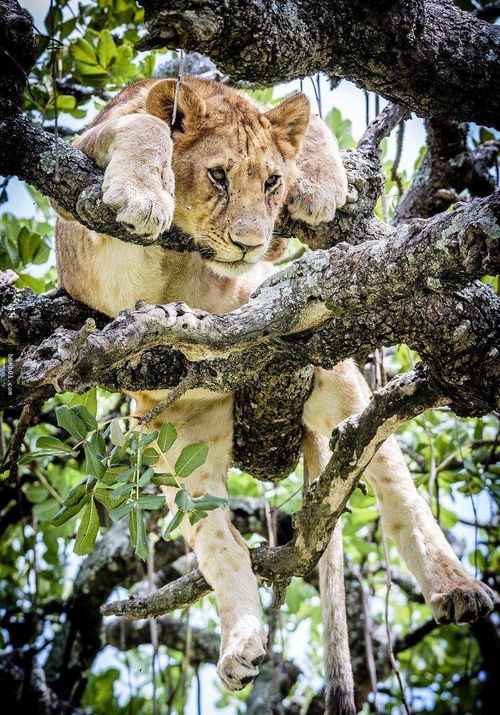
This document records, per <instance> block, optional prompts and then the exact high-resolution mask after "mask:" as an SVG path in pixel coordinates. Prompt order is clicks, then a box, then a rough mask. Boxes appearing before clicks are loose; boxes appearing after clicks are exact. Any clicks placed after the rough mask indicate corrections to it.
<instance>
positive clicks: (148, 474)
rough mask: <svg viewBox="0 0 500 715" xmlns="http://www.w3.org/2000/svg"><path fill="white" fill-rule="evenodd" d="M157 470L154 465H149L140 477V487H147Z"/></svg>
mask: <svg viewBox="0 0 500 715" xmlns="http://www.w3.org/2000/svg"><path fill="white" fill-rule="evenodd" d="M154 473H155V470H154V469H153V467H148V468H147V469H146V471H145V472H144V474H143V475H142V477H141V478H140V479H139V481H138V484H139V486H140V487H147V485H148V484H149V482H150V481H151V478H152V477H153V475H154Z"/></svg>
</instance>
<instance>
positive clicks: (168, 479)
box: [151, 474, 179, 487]
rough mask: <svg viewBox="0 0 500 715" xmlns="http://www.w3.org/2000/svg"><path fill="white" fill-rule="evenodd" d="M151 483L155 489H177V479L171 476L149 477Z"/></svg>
mask: <svg viewBox="0 0 500 715" xmlns="http://www.w3.org/2000/svg"><path fill="white" fill-rule="evenodd" d="M151 483H152V484H156V486H157V487H178V486H179V484H178V483H177V479H176V478H175V477H174V475H173V474H155V475H154V477H151Z"/></svg>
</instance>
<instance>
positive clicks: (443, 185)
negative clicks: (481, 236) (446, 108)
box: [392, 119, 500, 225]
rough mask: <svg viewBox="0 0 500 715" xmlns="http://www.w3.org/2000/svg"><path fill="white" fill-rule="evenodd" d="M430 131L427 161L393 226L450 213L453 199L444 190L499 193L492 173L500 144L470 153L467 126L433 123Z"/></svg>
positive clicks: (486, 146) (484, 193) (417, 174)
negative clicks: (496, 191) (490, 170)
mask: <svg viewBox="0 0 500 715" xmlns="http://www.w3.org/2000/svg"><path fill="white" fill-rule="evenodd" d="M426 128H427V151H426V154H425V157H424V159H423V161H422V164H421V165H420V168H419V169H418V171H417V173H416V174H415V177H414V179H413V181H412V184H411V186H410V188H409V189H408V190H407V191H406V192H405V193H404V195H403V197H402V199H401V201H400V203H399V205H398V207H397V209H396V211H395V212H394V216H393V217H392V223H393V225H397V224H399V223H401V222H406V221H410V220H411V219H413V218H417V217H420V218H428V217H429V216H434V215H435V214H437V213H439V212H440V211H446V209H447V208H448V207H449V206H450V203H453V198H450V197H449V196H448V195H447V194H446V195H443V192H442V190H443V189H446V190H447V192H448V194H449V190H450V189H451V190H452V194H460V193H461V192H462V191H463V190H464V189H469V191H470V193H471V195H472V196H487V195H489V194H491V193H492V192H493V191H494V190H495V182H494V181H493V179H492V177H491V176H490V174H489V169H490V168H491V167H492V166H493V165H494V164H495V162H496V161H497V158H498V153H499V151H500V142H496V141H491V142H486V143H485V144H482V145H480V146H479V147H478V148H477V149H472V150H470V149H468V148H467V125H465V124H459V123H458V122H456V121H454V120H450V119H430V120H429V121H428V122H427V123H426Z"/></svg>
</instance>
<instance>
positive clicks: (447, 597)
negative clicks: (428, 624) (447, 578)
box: [429, 579, 495, 623]
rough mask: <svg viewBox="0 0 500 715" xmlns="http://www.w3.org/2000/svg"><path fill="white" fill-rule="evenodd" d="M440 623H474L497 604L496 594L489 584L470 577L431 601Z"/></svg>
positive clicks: (437, 594)
mask: <svg viewBox="0 0 500 715" xmlns="http://www.w3.org/2000/svg"><path fill="white" fill-rule="evenodd" d="M429 605H430V607H431V608H432V611H433V613H434V618H435V619H436V621H437V622H438V623H473V622H474V621H477V620H478V618H483V617H484V616H487V615H488V613H490V612H491V611H492V610H493V607H494V605H495V594H494V593H493V591H492V590H491V588H490V587H489V586H486V584H484V583H482V582H481V581H476V580H474V579H470V581H465V582H464V583H463V584H460V585H458V586H455V587H454V588H451V589H450V590H448V591H445V592H443V593H436V594H434V596H432V598H431V599H430V601H429Z"/></svg>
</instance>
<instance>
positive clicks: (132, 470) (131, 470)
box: [118, 467, 135, 482]
mask: <svg viewBox="0 0 500 715" xmlns="http://www.w3.org/2000/svg"><path fill="white" fill-rule="evenodd" d="M134 474H135V467H129V469H126V470H125V471H124V472H122V473H121V474H120V476H119V477H118V481H119V482H128V481H130V477H132V476H133V475H134Z"/></svg>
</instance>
